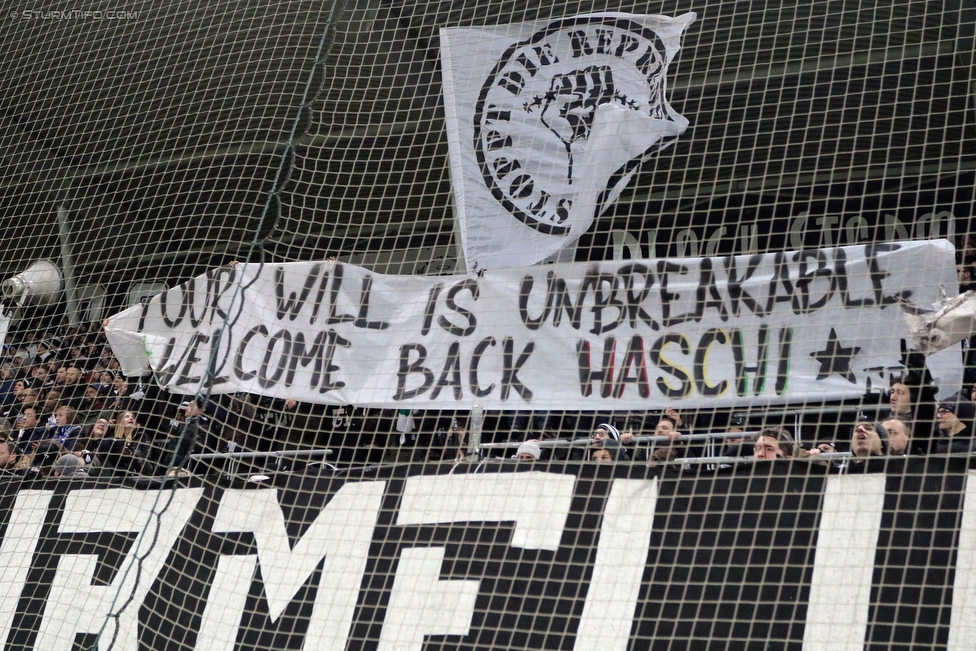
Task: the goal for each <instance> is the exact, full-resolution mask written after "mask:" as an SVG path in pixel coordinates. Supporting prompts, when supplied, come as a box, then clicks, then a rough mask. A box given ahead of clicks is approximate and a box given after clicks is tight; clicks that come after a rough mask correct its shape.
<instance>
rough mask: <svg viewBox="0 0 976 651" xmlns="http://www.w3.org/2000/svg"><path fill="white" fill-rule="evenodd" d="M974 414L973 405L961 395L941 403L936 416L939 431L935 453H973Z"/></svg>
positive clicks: (975, 411)
mask: <svg viewBox="0 0 976 651" xmlns="http://www.w3.org/2000/svg"><path fill="white" fill-rule="evenodd" d="M974 413H976V410H974V409H973V403H972V402H970V401H969V400H968V399H966V398H964V397H963V396H961V395H959V394H955V395H953V396H950V397H949V398H946V399H945V400H943V401H942V402H941V403H939V408H938V410H937V411H936V416H935V418H936V427H937V428H938V431H939V438H938V439H937V440H936V444H935V452H937V453H939V454H945V453H947V452H971V451H972V450H973V448H974V442H973V416H974Z"/></svg>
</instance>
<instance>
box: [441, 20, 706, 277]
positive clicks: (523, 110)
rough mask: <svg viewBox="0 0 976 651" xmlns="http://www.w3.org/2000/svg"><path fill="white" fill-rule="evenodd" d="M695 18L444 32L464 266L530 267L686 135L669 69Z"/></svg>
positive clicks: (587, 223) (581, 229) (575, 233)
mask: <svg viewBox="0 0 976 651" xmlns="http://www.w3.org/2000/svg"><path fill="white" fill-rule="evenodd" d="M694 20H695V14H693V13H687V14H684V15H682V16H678V17H677V18H668V17H666V16H639V15H632V14H622V13H601V14H590V15H585V16H575V17H572V18H564V19H561V20H557V21H554V22H553V21H536V22H527V23H519V24H515V25H503V26H499V27H479V28H450V29H442V30H441V32H440V36H441V67H442V71H443V85H444V113H445V117H446V121H447V135H448V146H449V148H450V155H451V178H452V180H453V182H454V189H455V202H456V214H457V219H458V223H459V226H460V232H461V241H462V243H463V246H464V256H465V261H466V263H467V269H468V270H470V271H478V270H481V269H503V268H510V267H522V266H528V265H531V264H534V263H536V262H539V261H541V260H543V259H545V258H547V257H548V256H550V255H551V254H553V253H555V252H556V251H558V250H559V249H561V248H563V247H565V246H567V245H570V244H572V243H574V242H575V241H576V239H577V238H578V237H579V236H580V235H581V234H582V233H583V232H585V231H586V229H587V228H589V226H590V224H591V223H592V222H593V219H594V217H595V216H596V215H597V214H599V213H602V212H603V211H605V210H606V209H607V207H609V206H610V204H612V203H613V202H614V201H615V200H616V198H617V196H618V195H619V194H620V192H621V191H622V190H623V188H624V187H625V186H626V185H627V183H628V182H629V181H630V179H631V178H632V177H633V175H634V174H635V173H636V171H637V168H638V166H639V165H640V163H641V162H643V161H645V160H647V159H648V158H650V157H651V156H652V155H653V154H654V153H656V152H657V151H660V150H661V149H663V148H664V147H666V146H667V145H669V144H670V143H671V142H673V141H674V139H675V138H677V137H678V136H679V135H681V134H682V133H683V132H684V130H685V129H686V128H687V126H688V120H687V119H686V118H685V117H684V116H682V115H680V114H679V113H678V112H677V111H675V110H674V109H673V108H671V105H670V104H668V101H667V97H666V95H665V90H666V75H667V71H668V65H669V64H670V63H671V60H672V59H673V58H674V56H675V54H676V53H677V52H678V49H679V48H680V44H681V35H682V32H683V31H684V29H685V28H686V27H687V26H688V25H690V24H691V23H692V22H693V21H694Z"/></svg>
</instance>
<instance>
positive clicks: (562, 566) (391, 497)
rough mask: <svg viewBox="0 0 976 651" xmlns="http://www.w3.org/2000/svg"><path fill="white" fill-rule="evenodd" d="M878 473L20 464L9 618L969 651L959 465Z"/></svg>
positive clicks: (30, 635)
mask: <svg viewBox="0 0 976 651" xmlns="http://www.w3.org/2000/svg"><path fill="white" fill-rule="evenodd" d="M475 470H477V472H475ZM868 470H869V471H874V470H877V471H878V472H867V473H861V474H847V475H833V474H828V473H827V472H826V469H825V468H824V467H822V466H818V465H809V464H806V463H804V462H776V463H764V464H759V465H752V464H743V465H742V466H740V467H738V468H736V469H734V470H732V471H721V472H718V473H716V472H712V471H705V470H703V471H702V472H700V473H693V472H689V471H688V470H685V471H684V472H680V471H677V470H676V469H673V468H669V469H667V470H665V471H664V472H663V473H660V469H647V468H645V467H642V466H629V465H619V466H616V467H612V466H603V465H589V464H585V465H573V464H570V465H555V464H554V465H552V466H547V465H539V464H535V465H533V464H529V465H525V464H518V465H516V464H514V463H507V462H506V463H500V464H497V465H489V466H480V467H479V466H474V465H472V466H468V465H460V466H456V467H455V466H450V465H428V466H399V467H391V468H383V469H378V470H372V471H365V472H362V473H360V474H358V475H357V476H355V477H351V476H350V477H333V476H292V477H281V478H279V480H278V481H277V485H276V486H273V487H271V486H264V487H262V486H257V485H253V484H251V485H247V486H243V485H236V484H235V485H216V484H201V483H192V484H188V485H182V486H180V487H177V488H165V489H163V490H161V491H160V490H159V489H158V488H147V487H127V486H121V487H120V486H118V485H115V486H110V485H108V484H106V483H104V482H98V481H82V482H77V481H63V480H60V481H59V480H51V481H47V482H34V483H32V484H29V485H28V484H21V483H20V482H19V481H16V480H8V481H6V482H4V483H3V485H2V487H0V490H2V491H3V495H2V502H0V508H2V511H0V514H2V517H3V528H2V534H3V539H2V541H0V560H2V561H3V562H4V567H5V572H4V577H3V580H2V581H0V623H2V624H3V626H4V627H5V631H6V632H5V633H4V636H5V639H6V641H7V643H8V646H7V648H18V649H67V650H70V649H72V648H86V649H87V648H93V646H92V645H93V644H94V643H95V642H96V641H97V642H98V647H97V648H100V649H109V648H112V649H167V650H171V649H207V650H211V649H302V648H304V649H417V650H420V649H424V648H426V649H442V648H443V649H446V648H451V649H455V648H466V649H475V648H476V649H574V650H582V649H634V650H637V649H681V648H688V649H694V648H705V647H706V645H716V646H722V647H723V648H724V647H725V646H727V645H730V644H734V645H735V646H736V648H757V649H758V648H763V649H767V648H774V649H775V648H784V649H785V648H790V649H801V648H802V649H819V648H826V647H827V646H829V645H830V644H841V643H844V644H847V645H848V647H847V648H861V646H862V645H864V648H872V649H873V648H877V649H881V648H884V649H888V648H893V647H898V648H915V649H946V648H950V649H952V648H962V647H961V646H960V645H962V644H963V642H965V640H967V639H971V634H972V629H973V626H974V624H973V621H974V618H973V617H972V610H973V608H974V606H976V600H974V597H973V594H974V585H976V578H974V577H973V575H974V574H976V572H974V570H976V565H974V563H973V552H974V550H973V549H972V547H971V545H970V543H969V542H968V541H971V540H972V538H973V535H974V533H976V518H974V514H973V513H972V511H976V508H974V506H976V505H974V504H973V502H974V501H976V500H974V499H969V500H966V499H964V497H965V495H966V494H967V493H968V492H969V491H973V490H976V488H970V487H968V486H967V481H966V480H967V476H968V473H967V471H966V469H965V467H964V464H963V463H959V464H958V465H956V462H955V461H949V462H946V461H945V460H941V459H931V460H927V461H926V460H914V459H913V460H910V461H907V462H906V461H905V460H903V459H902V460H891V461H890V462H889V463H888V464H887V465H885V464H884V463H883V462H882V463H881V466H879V467H877V468H868ZM659 473H660V474H659ZM966 636H969V638H967V637H966Z"/></svg>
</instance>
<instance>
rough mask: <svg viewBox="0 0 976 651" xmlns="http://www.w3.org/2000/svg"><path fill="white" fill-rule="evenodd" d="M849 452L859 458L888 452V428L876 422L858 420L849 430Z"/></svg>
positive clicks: (883, 454) (880, 455) (879, 455)
mask: <svg viewBox="0 0 976 651" xmlns="http://www.w3.org/2000/svg"><path fill="white" fill-rule="evenodd" d="M851 454H852V455H853V456H854V457H855V458H856V459H859V460H863V459H867V458H868V457H883V456H885V455H886V454H888V430H886V429H885V426H884V425H882V424H881V423H878V422H872V421H869V420H858V421H857V423H856V424H855V425H854V429H853V431H852V432H851Z"/></svg>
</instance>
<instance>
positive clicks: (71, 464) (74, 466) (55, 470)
mask: <svg viewBox="0 0 976 651" xmlns="http://www.w3.org/2000/svg"><path fill="white" fill-rule="evenodd" d="M84 465H85V463H84V462H83V461H82V460H81V459H79V458H78V457H76V456H75V455H73V454H65V455H62V456H60V457H58V460H57V461H55V462H54V465H53V466H51V475H53V476H54V477H81V476H82V475H84V476H87V473H86V472H85V469H84Z"/></svg>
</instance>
